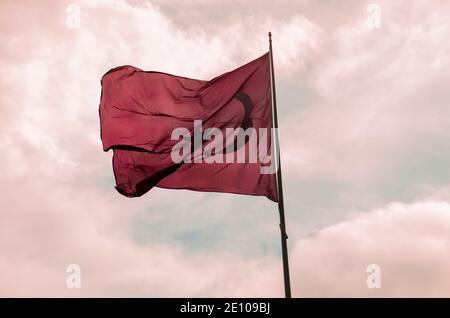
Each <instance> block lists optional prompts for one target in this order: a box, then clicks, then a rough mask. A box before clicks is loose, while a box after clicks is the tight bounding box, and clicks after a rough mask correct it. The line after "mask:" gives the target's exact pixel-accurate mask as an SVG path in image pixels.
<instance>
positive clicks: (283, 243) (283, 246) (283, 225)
mask: <svg viewBox="0 0 450 318" xmlns="http://www.w3.org/2000/svg"><path fill="white" fill-rule="evenodd" d="M269 55H270V82H271V86H272V87H271V92H272V96H271V97H272V98H271V99H272V125H273V127H274V128H275V129H274V130H275V133H274V135H275V136H274V137H275V140H274V141H275V142H274V143H273V144H275V156H276V163H277V165H276V167H275V168H276V183H277V193H278V212H279V214H280V232H281V252H282V256H283V274H284V293H285V297H286V298H291V297H292V296H291V282H290V277H289V259H288V250H287V239H288V236H287V234H286V222H285V218H284V201H283V180H282V176H281V160H280V144H279V137H278V115H277V99H276V94H275V73H274V70H273V54H272V33H271V32H269Z"/></svg>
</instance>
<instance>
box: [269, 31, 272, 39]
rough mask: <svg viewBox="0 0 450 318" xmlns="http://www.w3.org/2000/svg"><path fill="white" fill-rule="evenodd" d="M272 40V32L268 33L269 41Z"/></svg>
mask: <svg viewBox="0 0 450 318" xmlns="http://www.w3.org/2000/svg"><path fill="white" fill-rule="evenodd" d="M270 38H272V32H270V31H269V39H270Z"/></svg>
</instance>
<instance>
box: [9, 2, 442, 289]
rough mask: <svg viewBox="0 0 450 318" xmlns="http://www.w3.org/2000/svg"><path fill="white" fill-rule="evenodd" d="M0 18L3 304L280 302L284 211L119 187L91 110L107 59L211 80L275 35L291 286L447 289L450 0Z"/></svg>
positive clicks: (174, 7)
mask: <svg viewBox="0 0 450 318" xmlns="http://www.w3.org/2000/svg"><path fill="white" fill-rule="evenodd" d="M370 3H375V4H376V5H377V6H378V8H380V10H381V16H380V18H381V20H380V22H381V24H380V28H373V27H370V25H369V24H368V23H367V21H368V18H369V15H370V12H368V11H367V8H368V5H369V4H370ZM71 4H72V6H70V5H71ZM78 9H79V12H80V16H79V17H80V19H79V24H78V20H77V17H76V16H75V18H74V14H75V15H76V12H77V10H78ZM74 10H75V11H74ZM74 12H75V13H74ZM0 15H1V19H0V41H1V42H0V43H1V46H0V90H1V94H0V105H1V111H2V116H1V117H0V124H1V125H0V142H1V144H2V145H3V152H2V156H0V166H1V167H2V170H1V172H2V179H1V181H0V190H1V193H2V195H1V196H0V206H1V212H0V296H3V297H12V296H37V297H47V296H61V297H81V296H113V297H115V296H125V297H135V296H136V297H170V296H175V297H200V296H205V297H214V296H224V297H231V296H248V297H258V296H261V297H272V296H273V297H281V296H283V282H282V268H281V261H280V246H279V245H280V243H279V233H278V219H277V211H276V206H275V205H274V204H273V203H272V202H270V201H269V200H267V199H265V198H254V197H244V196H237V195H230V194H208V193H196V192H189V191H176V190H163V189H155V190H152V191H151V192H149V193H148V194H147V195H146V196H144V197H141V198H139V199H127V198H124V197H122V196H120V195H119V194H118V193H117V192H116V191H115V190H114V188H113V185H114V184H113V175H112V169H111V153H104V152H103V151H102V147H101V141H100V137H99V119H98V104H99V98H100V78H101V76H102V75H103V74H104V73H105V72H106V71H108V70H109V69H110V68H113V67H116V66H119V65H123V64H131V65H134V66H136V67H138V68H141V69H145V70H158V71H163V72H168V73H173V74H179V75H183V76H187V77H193V78H202V79H209V78H212V77H214V76H216V75H218V74H221V73H222V72H225V71H228V70H231V69H234V68H236V67H238V66H239V65H242V64H244V63H246V62H248V61H250V60H252V59H254V58H256V57H258V56H260V55H261V54H263V53H264V52H265V51H267V49H268V47H267V46H268V43H267V37H266V34H267V31H269V30H270V31H272V33H273V40H274V54H275V56H274V58H275V67H276V75H277V94H278V104H279V106H278V107H279V113H280V125H281V147H282V160H283V177H284V180H285V200H286V217H287V222H288V225H287V226H288V232H289V238H290V239H289V252H290V265H291V276H292V285H293V287H292V290H293V295H294V296H298V297H316V296H325V297H332V296H351V297H358V296H369V297H382V296H393V297H402V296H406V297H412V296H425V297H429V296H437V297H444V296H445V297H449V296H450V256H449V255H448V253H447V249H448V246H449V244H450V166H449V164H448V163H449V162H450V150H449V149H450V148H449V146H448V145H449V144H448V141H449V140H450V130H449V129H448V127H450V108H449V107H448V101H449V100H450V91H449V90H448V87H447V86H448V83H449V80H450V78H449V76H450V75H448V72H445V71H444V70H448V69H449V67H450V44H449V42H448V38H449V36H450V34H449V31H450V27H449V24H448V21H449V20H450V8H449V4H448V2H447V1H439V0H435V1H419V0H414V1H406V0H404V1H395V2H393V1H377V2H374V1H312V0H310V1H309V0H301V1H285V0H281V1H265V0H264V1H261V2H258V5H256V4H255V3H254V2H253V1H237V0H233V1H227V2H224V1H206V0H192V1H178V0H177V1H170V2H169V1H160V0H157V1H147V2H144V1H137V0H136V1H119V0H117V1H113V0H96V1H73V2H71V1H56V0H55V1H39V2H36V1H25V0H22V1H1V3H0ZM74 19H75V20H74ZM173 191H175V193H176V194H177V200H176V201H174V200H173V194H174V192H173ZM69 264H79V265H80V267H81V281H82V287H81V288H80V289H69V288H67V286H66V278H67V276H68V274H67V273H66V268H67V266H68V265H69ZM370 264H378V265H379V266H380V268H381V288H379V289H369V288H368V287H367V285H366V278H367V276H368V275H369V274H368V273H367V272H366V268H367V266H368V265H370Z"/></svg>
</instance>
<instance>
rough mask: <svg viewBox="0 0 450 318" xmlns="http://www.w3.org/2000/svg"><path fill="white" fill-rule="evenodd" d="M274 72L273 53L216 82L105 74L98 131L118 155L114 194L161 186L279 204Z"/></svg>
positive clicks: (122, 71)
mask: <svg viewBox="0 0 450 318" xmlns="http://www.w3.org/2000/svg"><path fill="white" fill-rule="evenodd" d="M269 72H270V70H269V54H268V53H267V54H264V55H263V56H261V57H260V58H258V59H256V60H254V61H252V62H250V63H248V64H246V65H244V66H242V67H240V68H238V69H236V70H234V71H231V72H228V73H225V74H222V75H220V76H218V77H216V78H214V79H212V80H210V81H202V80H195V79H190V78H185V77H180V76H174V75H169V74H165V73H160V72H145V71H142V70H140V69H137V68H135V67H132V66H121V67H117V68H114V69H112V70H110V71H109V72H107V73H106V74H105V75H104V76H103V78H102V81H101V84H102V95H101V99H100V125H101V138H102V141H103V149H104V150H105V151H108V150H109V149H113V153H114V154H113V168H114V175H115V179H116V189H117V190H118V191H119V192H120V193H121V194H123V195H126V196H128V197H135V196H141V195H142V194H144V193H146V192H147V191H148V190H150V189H151V188H152V187H154V186H157V187H161V188H170V189H189V190H196V191H214V192H228V193H238V194H249V195H261V196H266V197H268V198H269V199H271V200H273V201H277V193H276V186H275V174H274V173H272V172H271V171H272V170H270V169H269V170H267V169H268V167H267V166H270V165H271V164H272V165H273V162H271V161H272V160H271V138H270V137H271V132H270V128H271V92H270V73H269ZM233 131H234V132H235V134H234V135H233ZM264 131H266V135H264ZM180 132H182V133H180ZM245 135H246V137H245ZM240 137H243V138H242V139H241V143H240V142H239V138H240ZM228 138H230V139H228ZM221 139H222V140H221ZM242 141H243V142H242ZM186 142H190V144H189V145H187V144H186ZM255 145H256V153H253V154H252V151H255V149H254V146H255ZM240 156H241V157H240ZM174 158H175V159H174ZM177 158H178V159H177ZM180 158H181V159H182V161H181V162H180ZM238 158H240V159H238Z"/></svg>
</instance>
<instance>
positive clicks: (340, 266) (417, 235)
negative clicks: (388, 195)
mask: <svg viewBox="0 0 450 318" xmlns="http://www.w3.org/2000/svg"><path fill="white" fill-rule="evenodd" d="M449 233H450V204H448V203H447V202H443V201H424V202H417V203H413V204H403V203H392V204H389V205H387V206H386V207H383V208H379V209H376V210H373V211H370V212H366V213H363V214H357V215H355V216H354V217H353V218H350V219H349V220H348V221H345V222H341V223H338V224H336V225H333V226H330V227H328V228H325V229H323V230H321V231H320V232H318V233H317V234H316V235H315V236H314V237H312V238H308V239H303V240H300V241H299V242H297V243H296V244H295V247H294V249H293V253H292V261H291V262H292V264H293V265H294V266H293V268H294V269H293V275H292V276H293V279H294V282H295V283H294V286H295V288H296V292H297V296H299V297H302V296H306V297H448V296H449V295H450V287H449V286H450V279H449V277H450V272H449V271H450V270H449V268H450V257H449V256H447V255H448V253H446V249H447V246H448V244H449V243H450V234H449ZM370 264H377V265H379V266H380V267H381V288H380V289H369V288H368V287H367V285H366V279H367V277H368V275H369V274H368V273H367V272H366V269H367V266H368V265H370Z"/></svg>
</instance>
